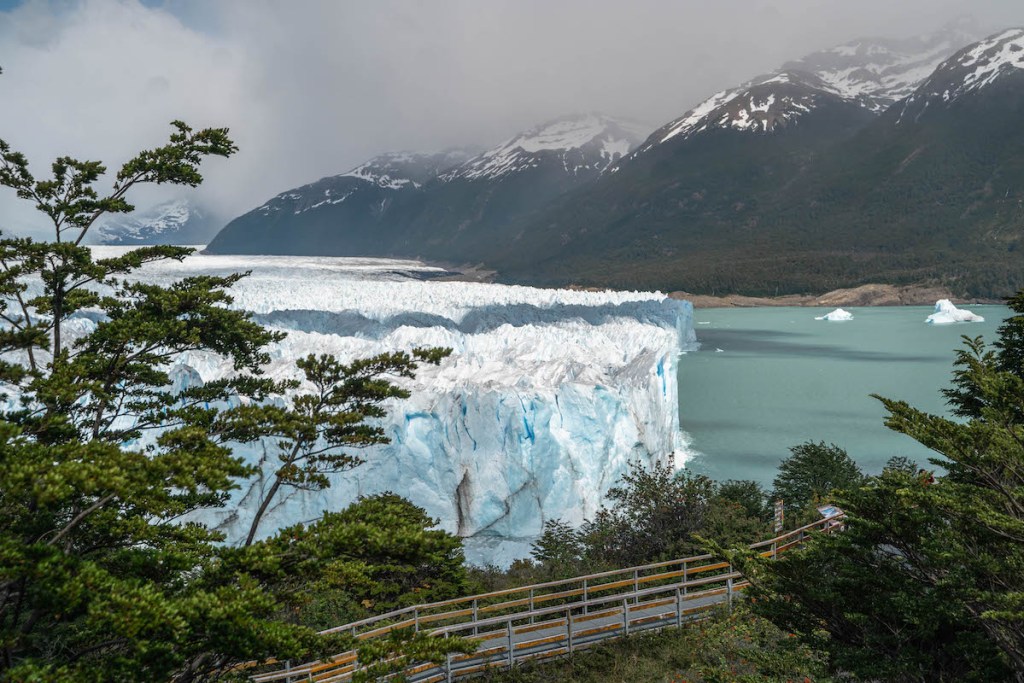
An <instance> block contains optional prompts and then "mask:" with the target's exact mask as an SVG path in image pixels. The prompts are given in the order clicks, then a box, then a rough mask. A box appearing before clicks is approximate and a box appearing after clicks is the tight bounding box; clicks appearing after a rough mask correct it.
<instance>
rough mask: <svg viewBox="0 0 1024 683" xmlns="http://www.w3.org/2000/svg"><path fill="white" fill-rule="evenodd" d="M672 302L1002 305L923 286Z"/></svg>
mask: <svg viewBox="0 0 1024 683" xmlns="http://www.w3.org/2000/svg"><path fill="white" fill-rule="evenodd" d="M668 296H669V297H670V298H672V299H684V300H686V301H689V302H691V303H692V304H693V307H694V308H695V309H701V308H760V307H782V306H796V307H806V308H829V307H833V308H839V307H843V306H853V307H858V306H934V305H935V302H936V301H938V300H939V299H949V300H950V301H952V302H953V303H954V304H956V305H958V306H959V305H962V304H963V305H972V304H973V305H981V304H995V305H1001V304H1003V303H1005V302H1004V301H1003V300H1002V299H988V298H984V297H972V298H963V297H958V296H954V295H953V293H952V292H951V291H950V290H949V289H947V288H946V287H939V286H926V285H907V286H895V285H878V284H871V285H861V286H860V287H852V288H848V289H835V290H832V291H831V292H826V293H825V294H821V295H814V294H787V295H783V296H777V297H759V296H743V295H740V294H728V295H726V296H710V295H706V294H690V293H689V292H670V293H669V295H668Z"/></svg>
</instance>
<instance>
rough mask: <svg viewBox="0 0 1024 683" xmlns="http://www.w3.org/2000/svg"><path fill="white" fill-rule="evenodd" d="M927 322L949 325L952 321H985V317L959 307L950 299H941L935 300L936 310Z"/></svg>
mask: <svg viewBox="0 0 1024 683" xmlns="http://www.w3.org/2000/svg"><path fill="white" fill-rule="evenodd" d="M925 322H926V323H930V324H932V325H949V324H951V323H983V322H985V319H984V318H982V317H981V316H980V315H975V314H974V313H972V312H970V311H968V310H964V309H962V308H957V307H956V306H954V305H953V302H952V301H950V300H949V299H939V300H938V301H936V302H935V312H934V313H932V314H931V315H930V316H928V318H927V319H925Z"/></svg>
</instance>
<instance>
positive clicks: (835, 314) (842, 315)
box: [815, 308, 853, 322]
mask: <svg viewBox="0 0 1024 683" xmlns="http://www.w3.org/2000/svg"><path fill="white" fill-rule="evenodd" d="M815 320H828V321H829V322H842V321H844V320H853V313H850V312H849V311H844V310H843V309H841V308H837V309H836V310H834V311H832V312H831V313H826V314H825V315H819V316H817V317H816V318H815Z"/></svg>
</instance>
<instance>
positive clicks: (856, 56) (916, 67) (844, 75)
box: [634, 22, 976, 154]
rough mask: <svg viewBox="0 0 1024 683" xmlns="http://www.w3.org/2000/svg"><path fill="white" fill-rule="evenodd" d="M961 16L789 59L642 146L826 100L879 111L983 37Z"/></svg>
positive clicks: (787, 115)
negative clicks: (920, 30) (907, 33)
mask: <svg viewBox="0 0 1024 683" xmlns="http://www.w3.org/2000/svg"><path fill="white" fill-rule="evenodd" d="M975 32H976V29H975V28H974V27H973V25H971V24H970V23H966V22H958V23H955V24H951V25H949V26H947V27H945V28H944V29H942V30H940V31H938V32H936V33H933V34H930V35H927V36H922V37H917V38H912V39H908V40H887V39H864V40H856V41H852V42H850V43H846V44H844V45H839V46H836V47H833V48H830V49H827V50H822V51H819V52H815V53H813V54H810V55H807V56H806V57H804V58H802V59H799V60H796V61H792V62H788V63H786V64H784V65H783V66H782V68H780V69H779V70H778V71H775V72H773V73H770V74H767V75H764V76H759V77H757V78H754V79H752V80H750V81H748V82H746V83H743V84H742V85H740V86H738V87H736V88H732V89H729V90H723V91H721V92H718V93H715V94H714V95H712V96H711V97H709V98H708V99H706V100H704V101H703V102H701V103H700V104H698V105H697V106H696V107H694V108H693V109H691V110H690V111H688V112H686V113H685V114H683V115H682V116H681V117H679V118H678V119H676V120H674V121H671V122H670V123H668V124H667V125H665V126H663V127H662V128H660V129H659V130H657V131H655V132H654V134H652V135H651V136H650V137H649V138H648V139H647V140H646V141H645V142H644V144H643V145H641V146H640V148H639V149H638V150H637V151H636V152H634V154H642V153H644V152H646V151H648V150H650V149H652V148H654V147H656V146H658V145H660V144H662V143H665V142H667V141H669V140H671V139H673V138H679V139H687V138H689V137H690V136H693V135H696V134H698V133H701V132H704V131H707V130H712V129H732V130H740V131H748V132H756V133H765V132H770V131H772V130H775V129H776V127H782V126H786V125H789V124H791V123H793V122H794V121H797V120H799V119H800V118H801V117H802V116H804V115H806V114H808V113H810V112H811V111H813V110H814V109H815V108H817V107H818V106H819V105H820V104H821V103H822V102H823V101H825V100H832V101H844V102H852V103H855V104H857V105H858V106H861V107H863V108H864V109H866V110H867V111H870V112H873V113H879V112H881V111H884V110H885V109H887V108H888V107H890V106H892V105H893V104H894V103H896V102H898V101H899V100H901V99H903V98H905V97H906V96H908V95H909V94H910V93H912V92H913V91H914V89H915V88H917V87H918V85H920V84H921V82H922V81H924V80H925V79H926V78H928V76H929V75H930V74H931V73H932V72H933V71H934V70H935V69H936V67H937V66H939V64H940V63H941V62H942V60H944V59H946V58H947V57H948V56H949V55H950V54H952V53H953V52H955V51H956V50H958V49H960V48H961V47H962V46H964V45H966V44H968V43H970V42H971V41H972V40H975V39H976V33H975Z"/></svg>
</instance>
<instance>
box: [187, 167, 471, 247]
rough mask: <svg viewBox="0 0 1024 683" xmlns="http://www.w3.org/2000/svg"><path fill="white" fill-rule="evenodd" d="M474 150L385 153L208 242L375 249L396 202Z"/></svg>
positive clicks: (290, 195)
mask: <svg viewBox="0 0 1024 683" xmlns="http://www.w3.org/2000/svg"><path fill="white" fill-rule="evenodd" d="M470 156H471V153H470V152H468V151H467V150H460V149H455V150H446V151H444V152H440V153H437V154H416V153H411V152H399V153H392V154H382V155H380V156H377V157H374V158H373V159H370V160H369V161H367V162H365V163H363V164H360V165H359V166H357V167H355V168H353V169H352V170H350V171H348V172H347V173H342V174H340V175H335V176H329V177H326V178H321V179H320V180H318V181H316V182H314V183H310V184H308V185H303V186H302V187H298V188H295V189H293V190H288V191H287V192H282V193H281V194H279V195H277V196H276V197H273V198H272V199H270V200H269V201H267V202H266V203H264V204H263V205H262V206H259V207H257V208H255V209H253V210H252V211H250V212H248V213H246V214H244V215H242V216H240V217H238V218H236V219H234V220H233V221H231V222H230V223H228V225H227V226H226V227H225V228H224V229H223V230H222V231H221V232H220V233H218V234H217V236H216V237H215V238H214V239H213V240H212V241H211V242H210V244H209V246H208V247H207V251H209V252H210V253H232V254H334V255H337V254H342V253H346V249H347V250H348V253H351V254H353V255H356V254H366V253H372V251H373V247H374V246H375V245H376V244H377V236H378V235H379V233H380V230H381V229H382V228H386V227H387V226H388V224H389V223H388V221H389V219H390V218H391V213H392V210H393V208H394V206H395V204H396V203H399V202H401V201H403V200H404V199H405V198H406V197H407V196H408V195H414V194H416V193H418V192H419V191H421V189H422V188H423V186H424V185H425V184H427V183H429V182H430V181H432V180H434V179H436V178H437V176H438V175H439V174H440V173H441V172H443V171H445V170H447V169H449V168H451V167H452V166H455V165H458V164H459V163H461V162H464V161H465V160H466V159H468V158H469V157H470Z"/></svg>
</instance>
